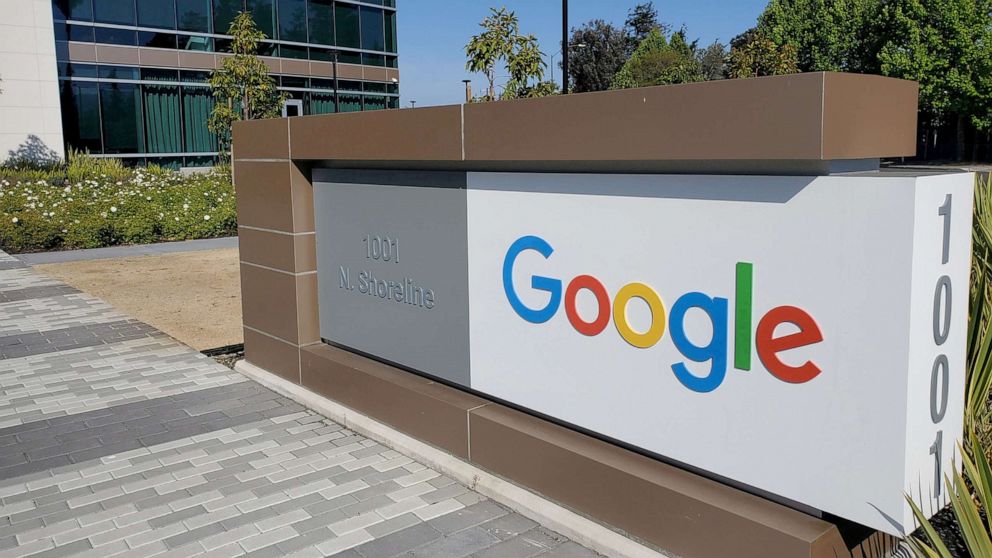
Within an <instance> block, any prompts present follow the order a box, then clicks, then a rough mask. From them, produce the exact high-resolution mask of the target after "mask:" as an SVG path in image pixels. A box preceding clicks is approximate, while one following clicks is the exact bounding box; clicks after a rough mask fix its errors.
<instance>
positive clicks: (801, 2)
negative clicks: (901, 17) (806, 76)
mask: <svg viewBox="0 0 992 558" xmlns="http://www.w3.org/2000/svg"><path fill="white" fill-rule="evenodd" d="M881 5H882V0H771V1H770V2H769V3H768V6H767V7H766V8H765V11H764V12H763V13H762V14H761V16H760V17H759V18H758V29H759V30H760V31H761V33H762V34H763V35H764V36H766V37H768V38H769V39H771V40H772V41H773V42H775V44H777V45H779V46H784V45H792V46H793V47H794V48H795V49H796V58H797V62H798V65H799V69H800V70H801V71H804V72H816V71H848V72H872V73H877V72H878V62H877V56H876V54H877V52H878V49H879V47H880V45H879V44H878V42H879V34H878V32H877V29H876V26H877V25H878V20H879V16H880V10H881Z"/></svg>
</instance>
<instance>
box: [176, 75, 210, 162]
mask: <svg viewBox="0 0 992 558" xmlns="http://www.w3.org/2000/svg"><path fill="white" fill-rule="evenodd" d="M182 93H183V128H184V130H185V133H184V138H183V139H184V145H185V151H186V152H187V153H203V152H208V151H217V138H216V137H214V135H213V134H211V133H210V130H208V129H207V119H209V118H210V112H211V111H212V110H213V107H214V98H213V96H212V95H211V94H210V88H208V87H183V91H182Z"/></svg>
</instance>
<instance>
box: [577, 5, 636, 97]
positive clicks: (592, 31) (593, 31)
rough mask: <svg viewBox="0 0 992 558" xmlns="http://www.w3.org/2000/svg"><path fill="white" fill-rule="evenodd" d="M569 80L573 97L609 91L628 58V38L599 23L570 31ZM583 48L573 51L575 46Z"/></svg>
mask: <svg viewBox="0 0 992 558" xmlns="http://www.w3.org/2000/svg"><path fill="white" fill-rule="evenodd" d="M568 44H569V46H570V49H569V57H570V58H569V64H568V77H569V80H570V82H571V89H572V91H575V92H576V93H584V92H587V91H603V90H606V89H609V87H610V84H611V83H612V82H613V77H614V76H615V75H616V74H617V72H618V71H620V68H621V67H623V64H624V62H626V61H627V57H628V56H630V51H631V49H630V44H631V37H630V34H629V33H628V32H627V31H626V30H624V29H619V28H617V27H615V26H613V25H612V24H610V23H607V22H605V21H603V20H601V19H597V20H593V21H590V22H587V23H585V24H584V25H583V26H582V27H579V28H577V29H573V30H572V35H571V38H569V40H568ZM580 44H584V45H586V46H585V47H584V48H576V47H575V46H574V45H580Z"/></svg>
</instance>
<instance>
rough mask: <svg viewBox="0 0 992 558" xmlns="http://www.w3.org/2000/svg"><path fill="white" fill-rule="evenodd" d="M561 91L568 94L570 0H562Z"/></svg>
mask: <svg viewBox="0 0 992 558" xmlns="http://www.w3.org/2000/svg"><path fill="white" fill-rule="evenodd" d="M552 63H553V62H552ZM551 71H552V73H553V72H554V69H552V70H551ZM561 92H562V95H568V0H561Z"/></svg>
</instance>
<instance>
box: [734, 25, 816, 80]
mask: <svg viewBox="0 0 992 558" xmlns="http://www.w3.org/2000/svg"><path fill="white" fill-rule="evenodd" d="M798 71H799V68H798V65H797V62H796V49H795V48H793V47H792V45H788V44H787V45H784V46H779V45H777V44H775V42H774V41H772V40H771V39H769V38H768V37H767V36H766V35H765V34H764V33H763V32H762V31H761V30H760V29H749V30H747V31H745V32H744V33H741V34H740V35H738V36H737V37H734V40H732V41H730V56H729V57H728V58H727V76H728V77H730V78H735V79H737V78H751V77H761V76H777V75H783V74H794V73H797V72H798Z"/></svg>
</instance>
